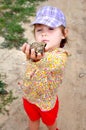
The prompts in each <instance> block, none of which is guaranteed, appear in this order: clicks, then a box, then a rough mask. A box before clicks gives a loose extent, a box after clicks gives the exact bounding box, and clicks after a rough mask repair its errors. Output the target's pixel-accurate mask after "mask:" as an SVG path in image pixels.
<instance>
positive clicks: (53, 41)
mask: <svg viewBox="0 0 86 130" xmlns="http://www.w3.org/2000/svg"><path fill="white" fill-rule="evenodd" d="M32 25H33V26H34V36H35V40H36V41H37V42H45V43H46V47H45V52H44V53H43V54H40V53H38V54H37V55H35V50H34V49H31V50H30V45H28V44H26V43H25V44H24V45H23V46H22V51H23V52H24V53H25V54H26V57H27V58H28V59H32V60H29V61H28V65H27V69H26V72H25V77H24V81H23V91H24V97H23V104H24V109H25V111H26V113H27V115H28V116H29V128H30V130H38V129H39V124H40V118H41V119H42V121H43V123H44V124H45V125H46V126H47V128H48V130H58V128H57V123H56V119H57V115H58V109H59V101H58V96H57V91H58V87H59V86H60V84H61V83H62V77H63V71H64V67H65V63H66V60H67V57H68V53H67V51H65V50H64V49H63V47H64V46H65V44H66V42H67V33H68V30H67V28H66V19H65V16H64V14H63V12H62V11H61V10H59V9H57V8H56V7H51V6H44V7H42V8H41V9H39V10H38V12H37V14H36V19H35V21H34V22H33V23H32Z"/></svg>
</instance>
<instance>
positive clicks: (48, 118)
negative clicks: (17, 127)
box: [23, 98, 59, 126]
mask: <svg viewBox="0 0 86 130" xmlns="http://www.w3.org/2000/svg"><path fill="white" fill-rule="evenodd" d="M23 105H24V109H25V111H26V113H27V115H28V116H29V118H30V119H31V120H32V121H36V120H39V119H40V118H41V119H42V121H43V122H44V124H46V125H47V126H50V125H53V124H54V122H55V120H56V118H57V114H58V109H59V101H58V98H57V101H56V104H55V106H54V108H53V109H51V110H49V111H41V110H40V108H39V107H38V106H36V105H35V104H32V103H30V102H28V101H27V100H26V99H24V98H23Z"/></svg>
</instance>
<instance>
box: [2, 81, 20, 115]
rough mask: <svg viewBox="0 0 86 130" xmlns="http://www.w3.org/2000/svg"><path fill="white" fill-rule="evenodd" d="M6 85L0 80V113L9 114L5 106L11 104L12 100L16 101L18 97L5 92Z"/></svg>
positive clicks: (10, 92)
mask: <svg viewBox="0 0 86 130" xmlns="http://www.w3.org/2000/svg"><path fill="white" fill-rule="evenodd" d="M6 86H7V84H6V83H4V82H3V81H2V80H0V113H2V114H5V112H7V114H9V110H8V109H7V106H8V105H10V103H12V102H13V100H15V99H17V98H18V97H14V96H13V92H12V91H11V90H10V91H9V92H8V91H7V90H6Z"/></svg>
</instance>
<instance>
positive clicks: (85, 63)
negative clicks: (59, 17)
mask: <svg viewBox="0 0 86 130" xmlns="http://www.w3.org/2000/svg"><path fill="white" fill-rule="evenodd" d="M42 5H53V6H56V7H59V8H60V9H62V10H63V11H64V13H65V15H66V16H67V23H68V24H67V26H68V28H69V45H68V46H67V49H69V51H71V54H72V56H71V57H70V58H69V60H68V63H67V67H66V70H65V76H64V77H65V78H64V80H63V84H62V87H61V88H59V90H58V96H59V100H60V110H59V116H58V127H59V129H60V130H86V56H85V54H86V43H85V41H86V36H85V31H86V25H85V23H86V13H85V11H86V0H60V1H59V0H48V1H47V2H44V3H42V4H40V6H42ZM40 6H39V7H40ZM39 7H38V8H39ZM23 26H24V27H25V29H26V32H25V36H26V37H28V41H33V36H32V34H31V28H30V27H29V24H24V25H23ZM2 40H3V39H2V38H0V42H1V41H2ZM24 63H25V55H24V54H23V53H22V52H21V51H20V50H16V49H12V50H8V49H0V73H2V74H3V75H4V74H6V78H5V79H3V80H4V81H5V82H7V83H8V90H10V89H12V90H13V92H14V95H15V96H18V97H19V98H18V99H17V100H15V101H14V102H13V103H12V104H11V106H10V107H9V110H10V115H9V116H7V115H1V114H0V130H29V128H28V119H27V116H26V113H25V112H24V110H23V106H22V99H21V96H22V93H21V92H20V91H19V89H18V85H17V83H18V81H20V80H21V79H22V74H23V69H24V67H25V64H24ZM40 130H46V127H45V126H44V125H43V124H42V122H41V126H40Z"/></svg>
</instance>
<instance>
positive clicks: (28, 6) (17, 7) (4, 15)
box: [0, 0, 45, 48]
mask: <svg viewBox="0 0 86 130" xmlns="http://www.w3.org/2000/svg"><path fill="white" fill-rule="evenodd" d="M39 1H43V0H14V1H13V0H0V35H1V36H3V37H4V38H5V41H4V42H3V43H2V46H3V47H6V48H13V47H16V48H19V47H20V46H21V45H22V44H23V43H24V42H27V39H26V38H24V35H23V34H24V31H25V30H24V29H23V28H22V26H21V24H20V23H21V22H23V23H24V22H29V21H30V20H29V17H30V16H34V15H35V11H36V6H37V5H38V2H39ZM44 1H45V0H44Z"/></svg>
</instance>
